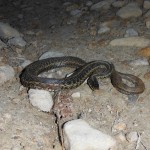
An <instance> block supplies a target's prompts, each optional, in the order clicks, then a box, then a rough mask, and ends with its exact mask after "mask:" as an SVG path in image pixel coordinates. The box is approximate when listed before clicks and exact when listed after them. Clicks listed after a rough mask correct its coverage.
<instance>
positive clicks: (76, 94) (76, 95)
mask: <svg viewBox="0 0 150 150" xmlns="http://www.w3.org/2000/svg"><path fill="white" fill-rule="evenodd" d="M71 96H72V97H73V98H80V97H81V93H80V92H76V93H73V94H72V95H71Z"/></svg>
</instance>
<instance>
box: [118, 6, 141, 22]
mask: <svg viewBox="0 0 150 150" xmlns="http://www.w3.org/2000/svg"><path fill="white" fill-rule="evenodd" d="M116 15H117V16H119V17H121V18H123V19H126V18H130V17H139V16H141V15H142V10H141V9H140V8H139V6H138V5H137V4H136V3H129V4H128V5H126V6H124V7H122V8H121V9H119V10H118V12H117V14H116Z"/></svg>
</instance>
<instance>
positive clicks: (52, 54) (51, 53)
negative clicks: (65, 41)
mask: <svg viewBox="0 0 150 150" xmlns="http://www.w3.org/2000/svg"><path fill="white" fill-rule="evenodd" d="M61 56H64V54H63V53H59V52H53V51H48V52H46V53H44V54H43V55H41V57H40V58H39V60H41V59H46V58H50V57H61Z"/></svg>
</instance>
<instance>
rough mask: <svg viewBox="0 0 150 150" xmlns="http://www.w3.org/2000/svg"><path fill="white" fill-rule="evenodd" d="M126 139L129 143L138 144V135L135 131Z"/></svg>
mask: <svg viewBox="0 0 150 150" xmlns="http://www.w3.org/2000/svg"><path fill="white" fill-rule="evenodd" d="M126 139H127V141H128V142H130V143H132V142H136V141H137V140H138V133H137V132H135V131H133V132H129V133H127V134H126Z"/></svg>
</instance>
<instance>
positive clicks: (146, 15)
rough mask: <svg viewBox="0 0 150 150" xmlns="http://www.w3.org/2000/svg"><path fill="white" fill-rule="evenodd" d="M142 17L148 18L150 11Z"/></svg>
mask: <svg viewBox="0 0 150 150" xmlns="http://www.w3.org/2000/svg"><path fill="white" fill-rule="evenodd" d="M144 17H146V18H148V17H150V10H149V11H148V12H147V13H146V14H145V15H144Z"/></svg>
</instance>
